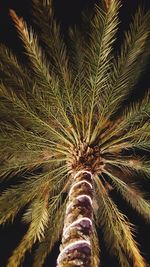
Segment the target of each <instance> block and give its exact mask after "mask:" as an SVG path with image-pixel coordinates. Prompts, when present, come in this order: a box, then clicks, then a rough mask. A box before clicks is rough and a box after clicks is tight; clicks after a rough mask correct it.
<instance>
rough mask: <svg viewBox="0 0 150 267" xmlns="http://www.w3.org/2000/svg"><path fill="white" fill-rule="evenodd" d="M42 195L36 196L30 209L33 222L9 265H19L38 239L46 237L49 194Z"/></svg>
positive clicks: (10, 259)
mask: <svg viewBox="0 0 150 267" xmlns="http://www.w3.org/2000/svg"><path fill="white" fill-rule="evenodd" d="M42 193H43V192H42ZM41 195H42V196H39V197H38V198H36V199H35V200H34V201H33V203H32V207H31V211H30V213H31V214H30V215H31V218H32V219H31V224H30V226H29V229H28V231H27V233H26V235H25V236H24V237H23V239H22V241H21V243H20V244H19V246H18V247H17V248H16V249H15V250H14V252H13V255H12V256H11V257H10V258H9V260H8V264H7V267H10V266H11V267H12V266H16V267H17V266H19V265H20V264H21V262H22V261H23V257H24V255H25V253H26V251H27V250H29V249H30V248H31V247H32V246H33V244H34V243H35V242H36V240H41V239H42V238H43V237H44V232H45V227H46V226H47V224H48V210H47V203H48V196H47V194H46V195H45V194H44V195H43V194H41ZM28 215H29V213H28ZM26 216H27V214H26Z"/></svg>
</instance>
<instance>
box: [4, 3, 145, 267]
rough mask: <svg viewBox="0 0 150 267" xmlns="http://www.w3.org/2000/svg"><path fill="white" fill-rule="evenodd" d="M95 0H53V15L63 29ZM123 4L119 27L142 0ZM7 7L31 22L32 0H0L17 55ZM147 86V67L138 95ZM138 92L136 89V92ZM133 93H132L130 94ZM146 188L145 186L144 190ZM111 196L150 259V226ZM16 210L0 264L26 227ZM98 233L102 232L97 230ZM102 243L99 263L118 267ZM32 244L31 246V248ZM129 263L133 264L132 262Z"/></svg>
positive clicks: (8, 39)
mask: <svg viewBox="0 0 150 267" xmlns="http://www.w3.org/2000/svg"><path fill="white" fill-rule="evenodd" d="M95 2H96V0H55V9H56V16H57V17H58V18H59V19H60V20H61V23H62V25H63V29H66V28H67V26H68V25H70V24H74V23H79V22H80V14H81V11H82V10H83V9H84V8H86V7H87V6H91V7H92V5H93V3H95ZM122 2H124V3H123V7H122V9H121V12H120V17H121V21H122V23H121V31H122V30H123V29H125V28H126V27H127V23H128V22H129V20H130V18H131V14H133V13H134V11H135V10H136V7H137V5H138V4H139V3H140V4H142V3H143V0H124V1H122ZM144 6H145V8H146V9H147V10H148V9H150V0H145V4H144ZM9 8H13V9H15V10H16V12H17V14H18V15H20V16H23V17H24V18H25V19H26V20H27V21H28V22H31V0H24V1H20V0H0V42H2V43H5V44H7V46H9V47H10V48H11V49H13V51H14V52H15V53H16V54H17V55H18V56H19V57H20V59H24V57H22V56H21V53H22V50H21V49H20V45H21V43H20V41H19V39H18V38H17V34H16V33H15V29H14V27H13V25H12V24H11V21H10V18H9V17H8V10H9ZM121 31H120V32H119V40H121V37H122V35H121ZM148 86H150V79H149V77H148V68H147V71H146V72H145V74H143V76H142V78H141V80H140V81H139V88H138V89H137V90H138V95H139V96H140V95H142V94H143V92H144V88H148ZM133 94H134V95H135V93H133ZM136 94H137V92H136ZM133 97H134V96H133ZM144 187H145V188H146V189H147V188H148V183H146V182H145V184H144ZM147 191H148V190H147ZM112 197H113V199H114V200H115V201H116V203H118V206H119V207H120V209H121V210H122V211H125V212H126V214H127V215H128V217H129V219H130V220H131V222H132V223H134V224H135V225H137V235H136V239H137V241H138V242H139V244H140V248H141V250H142V252H143V255H145V258H146V259H147V261H148V262H149V263H150V249H149V247H150V245H149V240H150V227H149V226H148V225H147V224H146V223H145V222H144V220H143V219H142V218H141V217H140V216H138V215H137V214H136V213H135V212H133V210H131V209H130V207H129V206H128V205H126V204H125V203H124V202H123V201H122V200H121V199H120V197H119V196H118V195H116V194H113V193H112ZM20 215H21V214H19V215H18V216H17V219H16V221H15V224H14V225H13V226H12V225H11V224H8V225H7V226H6V227H4V228H2V227H1V228H0V267H5V266H6V261H7V259H8V256H9V255H10V253H11V251H12V249H14V248H15V247H16V245H17V244H18V242H19V240H20V239H21V236H22V234H23V233H25V231H26V226H25V225H23V224H21V223H20V222H19V218H20ZM99 236H100V237H101V232H99ZM101 247H102V252H101V254H102V265H101V266H103V267H108V266H111V267H114V266H115V267H119V265H118V263H117V261H116V259H114V258H113V257H112V258H108V254H107V253H108V251H105V250H106V249H105V245H104V244H103V243H102V242H101ZM35 248H36V245H35V247H34V248H33V251H34V249H35ZM57 254H58V245H57V246H56V248H54V250H53V252H52V253H51V255H50V256H49V257H48V259H47V261H46V264H45V265H44V266H45V267H47V266H49V267H54V266H55V260H54V259H56V257H57ZM31 262H32V257H31V256H30V255H29V254H28V253H27V257H26V259H25V262H24V264H23V267H31V266H32V265H31ZM131 267H132V266H131Z"/></svg>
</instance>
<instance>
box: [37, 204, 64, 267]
mask: <svg viewBox="0 0 150 267" xmlns="http://www.w3.org/2000/svg"><path fill="white" fill-rule="evenodd" d="M65 207H66V201H65V202H64V203H63V204H62V205H60V206H59V208H58V207H57V206H56V207H54V208H53V210H52V207H51V206H50V209H49V211H50V212H49V223H48V227H47V229H46V232H45V238H44V239H43V240H42V242H40V244H39V247H38V249H37V250H36V252H35V255H34V261H33V267H42V266H43V263H44V261H45V258H46V256H47V255H48V254H49V253H50V252H51V250H52V248H53V246H54V244H55V243H56V241H58V240H59V238H60V235H61V233H62V230H63V224H62V222H63V220H64V215H65Z"/></svg>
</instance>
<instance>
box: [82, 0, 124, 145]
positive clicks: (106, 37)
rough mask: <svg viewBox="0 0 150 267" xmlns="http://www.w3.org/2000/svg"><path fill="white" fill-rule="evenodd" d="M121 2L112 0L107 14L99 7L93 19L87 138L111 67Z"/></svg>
mask: <svg viewBox="0 0 150 267" xmlns="http://www.w3.org/2000/svg"><path fill="white" fill-rule="evenodd" d="M119 6H120V2H119V1H117V0H114V1H112V3H111V8H110V9H109V10H108V12H107V13H106V14H104V12H103V11H102V10H101V9H99V8H98V7H97V15H96V16H95V18H94V20H93V21H92V34H91V40H90V47H89V49H88V52H87V58H86V61H87V62H86V64H88V66H89V72H88V75H89V77H90V79H89V90H90V92H89V93H88V92H87V93H88V101H90V103H89V107H90V111H89V126H88V133H87V140H88V141H89V140H90V135H91V126H92V118H93V112H94V110H95V105H96V103H97V102H99V93H100V91H102V88H103V86H104V84H105V81H106V79H107V75H108V74H107V73H108V70H109V68H110V61H111V52H112V45H113V43H114V41H115V34H116V30H117V25H118V16H117V14H118V9H119Z"/></svg>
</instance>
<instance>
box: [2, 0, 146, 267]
mask: <svg viewBox="0 0 150 267" xmlns="http://www.w3.org/2000/svg"><path fill="white" fill-rule="evenodd" d="M104 4H105V2H103V3H101V2H100V3H99V4H98V5H96V6H95V8H94V10H93V11H91V12H89V11H87V13H86V14H84V15H83V19H82V25H81V27H79V29H77V28H76V27H74V28H72V29H70V30H69V33H68V36H67V38H68V40H67V43H65V42H64V38H63V36H62V33H61V30H60V27H59V25H58V23H57V22H56V21H55V19H54V15H53V6H52V3H51V0H42V1H41V0H33V15H34V23H35V25H36V27H37V29H38V32H39V39H38V38H37V36H36V34H35V33H34V31H33V30H32V29H31V28H29V27H28V26H27V24H26V23H25V22H24V20H23V19H22V18H19V17H18V16H17V14H16V13H15V12H14V11H13V10H11V11H10V15H11V18H12V20H13V21H14V23H15V26H16V29H17V31H18V33H19V36H20V38H21V40H22V42H23V45H24V49H25V53H26V56H27V65H26V66H24V65H23V64H22V63H21V62H19V61H18V59H17V58H16V57H15V56H14V55H13V53H12V52H10V51H9V50H8V49H7V48H6V47H5V46H4V45H1V46H0V65H1V70H0V73H1V75H0V98H1V102H0V109H1V113H0V118H1V128H0V129H1V130H0V141H1V142H0V148H1V156H0V157H1V171H0V176H1V181H5V180H6V179H7V181H8V180H10V179H13V178H14V177H15V181H16V183H15V185H13V186H11V187H8V188H7V189H6V190H4V191H3V192H2V194H1V196H0V223H1V224H4V223H6V222H7V221H12V222H13V220H14V218H15V216H16V214H17V213H18V212H19V211H20V210H22V209H23V208H24V207H26V210H25V212H24V214H23V222H25V223H27V224H28V226H29V227H28V230H27V232H26V234H25V235H24V237H23V239H22V240H21V242H20V244H19V246H18V247H17V248H16V249H15V250H14V252H13V254H12V256H11V257H10V258H9V260H8V264H7V267H17V266H20V264H21V263H22V261H23V258H24V255H25V253H26V251H27V250H30V249H31V248H32V246H33V244H35V243H36V242H37V241H39V246H38V248H37V250H36V252H35V255H34V262H33V267H40V266H43V263H44V261H45V258H46V256H47V255H48V254H49V253H50V251H51V250H52V248H53V246H54V244H55V242H56V241H57V240H59V239H60V236H61V246H60V254H59V256H58V258H57V266H58V267H65V266H66V267H75V266H82V267H84V266H89V267H93V266H94V267H97V266H99V264H100V261H99V258H100V257H99V250H100V249H99V245H98V236H97V231H96V229H97V227H101V229H102V233H103V237H104V241H105V243H106V246H107V247H108V248H109V250H110V252H111V253H113V254H114V255H115V256H116V257H117V258H118V261H119V263H120V266H121V267H131V266H133V267H146V262H145V260H144V258H143V257H142V255H141V254H140V251H139V249H138V245H137V244H136V242H135V241H134V238H133V226H132V225H131V223H130V222H129V221H128V219H127V217H126V216H125V215H124V214H122V213H121V211H120V210H119V209H118V207H117V205H116V204H115V203H114V201H113V200H112V198H111V193H110V192H111V190H116V191H118V192H119V193H120V194H121V195H122V198H123V199H124V200H126V201H127V202H128V203H129V204H130V205H131V207H132V208H133V209H135V210H136V211H137V212H138V213H139V214H140V215H141V216H143V217H144V218H145V219H146V220H147V222H149V221H150V203H149V201H148V199H147V198H146V197H145V196H144V195H143V194H142V192H140V189H139V188H138V185H137V180H136V179H137V177H138V176H137V173H140V174H141V173H142V176H144V177H148V175H149V161H148V158H147V150H148V149H149V147H150V142H149V134H150V125H149V123H148V116H149V113H150V105H149V94H148V92H146V94H145V97H144V98H143V100H140V101H139V102H137V101H136V102H134V103H131V104H130V105H129V106H126V105H123V104H122V103H124V100H125V99H126V98H127V97H128V96H129V94H130V92H131V90H132V89H133V88H135V86H136V84H137V81H138V78H139V77H140V75H141V72H142V71H143V69H144V66H145V62H146V58H147V57H148V49H147V45H148V41H149V25H150V13H149V12H147V13H146V12H144V11H143V9H142V8H138V10H137V12H136V14H135V16H134V18H133V20H132V22H131V24H130V26H129V29H128V30H127V31H126V32H125V35H124V40H123V44H122V45H121V47H120V49H118V50H119V51H117V53H116V51H115V49H114V47H115V46H114V45H115V40H116V34H117V29H118V24H119V19H118V12H119V8H120V5H121V3H120V1H119V0H112V1H107V5H106V6H105V5H104ZM40 45H41V46H40ZM41 47H42V48H41ZM143 155H144V156H143Z"/></svg>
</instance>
